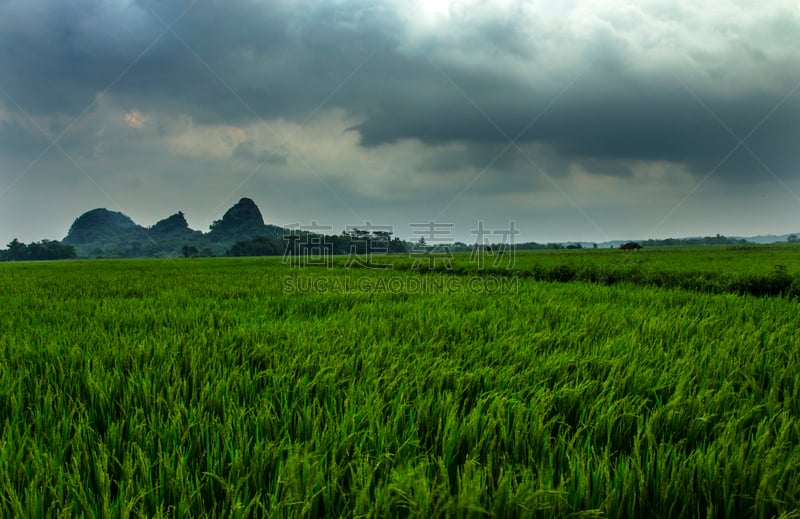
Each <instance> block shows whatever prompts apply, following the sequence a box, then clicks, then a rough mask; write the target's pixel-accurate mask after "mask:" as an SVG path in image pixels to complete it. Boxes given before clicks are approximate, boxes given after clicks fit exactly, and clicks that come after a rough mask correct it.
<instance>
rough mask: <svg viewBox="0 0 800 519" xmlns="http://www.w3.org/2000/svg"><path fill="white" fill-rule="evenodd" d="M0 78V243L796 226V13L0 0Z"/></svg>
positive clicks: (707, 6) (799, 13)
mask: <svg viewBox="0 0 800 519" xmlns="http://www.w3.org/2000/svg"><path fill="white" fill-rule="evenodd" d="M0 71H2V72H0V242H1V243H0V245H4V244H5V243H8V242H9V241H10V240H11V239H12V238H15V237H16V238H19V239H20V240H23V241H26V242H27V241H33V240H40V239H43V238H48V239H61V238H63V237H64V236H65V235H66V233H67V231H68V229H69V226H70V224H71V223H72V221H73V220H74V219H75V218H76V217H77V216H78V215H80V214H81V213H83V212H85V211H87V210H89V209H93V208H96V207H106V208H108V209H112V210H116V211H122V212H124V213H125V214H127V215H129V216H131V217H132V218H133V219H134V220H135V221H136V222H137V223H139V224H141V225H145V226H149V225H152V224H154V223H155V222H156V221H157V220H160V219H162V218H165V217H167V216H169V215H170V214H172V213H174V212H176V211H178V210H182V211H183V212H184V213H185V214H186V217H187V220H188V221H189V225H190V226H191V227H192V228H195V229H201V230H204V231H207V230H208V225H209V224H210V223H211V222H212V221H213V220H215V219H218V218H220V217H221V215H222V213H223V212H224V211H225V210H226V209H227V208H228V207H230V206H231V205H232V204H234V203H235V202H236V201H237V200H238V199H239V198H241V197H243V196H247V197H250V198H253V199H254V200H255V201H256V203H257V204H258V205H259V207H260V208H261V211H262V213H263V214H264V219H265V220H266V221H267V222H268V223H273V224H277V225H287V224H292V223H299V224H301V225H310V224H311V223H312V222H316V223H318V224H319V225H323V226H330V227H331V232H335V233H338V232H340V231H341V230H342V229H343V228H344V227H346V226H353V225H363V224H364V223H365V222H370V223H371V224H372V225H391V226H393V227H394V229H395V233H396V234H397V235H399V236H401V237H405V238H413V236H414V232H413V231H412V229H411V228H410V227H409V226H410V224H413V223H427V222H431V221H433V222H437V223H440V224H452V225H453V227H452V228H450V227H445V226H442V229H452V231H445V232H443V234H444V235H443V236H441V237H442V238H448V241H451V240H456V239H458V240H462V241H470V240H472V241H474V238H472V239H471V234H470V231H471V230H474V229H476V228H477V226H478V222H479V221H483V222H485V224H484V225H485V227H486V228H488V229H495V230H502V229H507V228H508V227H509V222H511V221H513V222H514V224H515V227H516V228H517V229H519V231H520V233H521V234H520V235H519V236H517V240H520V241H540V242H547V241H572V240H586V241H604V240H607V239H626V238H649V237H653V238H657V237H668V236H696V235H708V234H716V233H722V234H726V235H751V234H767V233H774V234H779V233H786V232H797V231H800V146H799V145H798V144H800V2H798V0H785V1H783V0H769V1H767V2H752V1H749V0H748V1H741V2H725V1H718V0H697V1H686V0H663V1H662V0H655V1H639V2H637V1H585V2H584V1H579V0H575V1H569V0H559V1H555V0H553V1H519V0H497V1H471V0H434V1H422V0H420V1H416V2H415V1H414V0H400V1H383V2H375V1H363V2H359V1H351V0H338V1H313V0H304V1H283V0H225V1H223V0H196V1H192V0H139V1H124V0H116V1H110V0H107V1H103V0H70V1H65V0H4V1H2V2H0ZM448 235H449V236H448ZM498 241H499V240H498Z"/></svg>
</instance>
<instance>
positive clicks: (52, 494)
mask: <svg viewBox="0 0 800 519" xmlns="http://www.w3.org/2000/svg"><path fill="white" fill-rule="evenodd" d="M798 253H800V248H796V247H795V248H791V247H753V248H745V249H731V248H717V247H712V248H694V249H688V248H687V249H680V250H679V249H674V250H673V249H670V250H667V249H663V250H655V249H654V250H643V251H639V252H637V253H630V254H625V253H621V252H620V251H607V250H604V251H559V252H535V253H530V254H521V255H518V256H517V257H516V258H515V261H514V264H513V266H512V268H511V272H509V271H507V270H506V269H505V267H503V268H502V269H501V268H495V269H494V270H492V269H489V270H488V271H482V270H479V269H477V268H476V267H475V266H474V265H472V264H470V263H469V261H468V259H469V258H468V257H466V256H464V257H459V258H456V262H455V265H454V269H453V270H444V271H441V272H437V271H436V270H439V269H437V268H436V267H434V268H433V269H432V270H434V272H427V273H420V272H416V271H413V270H410V267H409V263H408V262H409V261H410V260H409V259H408V258H406V257H402V258H399V259H398V258H397V257H393V258H389V259H387V261H391V262H393V263H394V264H395V269H393V270H388V271H381V270H371V269H364V268H352V269H346V268H344V267H343V266H342V265H343V263H344V259H342V258H337V259H336V260H335V261H334V263H335V266H334V267H333V268H321V267H315V268H301V269H290V268H289V267H288V266H286V265H283V264H281V261H280V259H279V258H271V259H202V260H200V259H198V260H119V261H85V262H80V261H74V262H55V263H43V262H42V263H18V264H2V265H0V425H1V426H2V429H1V430H0V516H1V517H26V516H30V517H62V516H63V517H76V516H85V517H131V516H133V517H138V516H143V517H158V516H160V517H199V516H205V515H208V516H217V517H310V516H314V517H317V516H343V517H391V516H418V517H436V516H448V517H485V516H501V517H631V518H635V517H730V518H733V517H756V518H766V517H785V518H788V517H800V363H799V362H798V361H800V358H799V357H800V347H798V344H799V343H800V335H799V334H798V332H797V329H798V324H800V303H798V301H797V300H796V299H795V298H794V296H793V294H792V292H791V288H792V287H793V286H796V283H797V282H796V280H797V278H796V276H797V274H798V273H800V259H798V258H799V256H800V254H798ZM776 265H780V267H777V268H776ZM567 270H568V271H569V272H572V273H573V275H572V276H568V275H566V272H567ZM558 272H561V273H562V274H564V275H563V276H562V278H559V277H554V278H552V281H545V280H547V279H551V277H550V276H551V273H558ZM589 272H594V273H595V274H597V276H596V277H595V278H592V277H591V276H590V275H589V274H587V273H589ZM592 275H594V274H592ZM603 275H605V276H606V277H602V276H603ZM609 275H610V276H612V277H610V278H609V277H608V276H609ZM692 279H704V280H705V284H703V283H695V284H692V282H685V283H684V282H683V281H681V280H692ZM775 279H779V281H778V282H779V283H780V284H781V286H783V287H784V288H783V289H781V290H779V291H777V293H779V294H782V295H778V296H766V297H756V296H754V295H751V294H753V293H757V291H753V290H749V289H748V290H739V289H740V288H741V287H743V286H744V287H754V286H759V283H773V282H774V281H773V280H775ZM658 280H672V281H671V282H670V283H672V284H670V283H666V282H661V283H659V282H658ZM732 280H738V281H737V282H738V283H739V285H735V284H731V283H732ZM566 281H569V282H566ZM673 282H674V283H673ZM778 282H775V283H778ZM682 283H683V284H682ZM748 283H749V284H748ZM681 286H683V287H684V288H692V289H693V290H686V289H682V288H672V287H681ZM770 290H772V289H770ZM715 292H718V293H715ZM764 293H772V292H769V291H765V292H764Z"/></svg>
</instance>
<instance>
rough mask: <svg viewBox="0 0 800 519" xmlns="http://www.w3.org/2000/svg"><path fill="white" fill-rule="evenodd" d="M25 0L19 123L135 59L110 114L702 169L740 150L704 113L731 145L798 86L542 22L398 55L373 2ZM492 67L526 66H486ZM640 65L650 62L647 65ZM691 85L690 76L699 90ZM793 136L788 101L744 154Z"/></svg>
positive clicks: (3, 62) (780, 157) (471, 21)
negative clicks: (334, 117) (272, 125)
mask: <svg viewBox="0 0 800 519" xmlns="http://www.w3.org/2000/svg"><path fill="white" fill-rule="evenodd" d="M34 4H35V5H36V6H38V7H39V9H40V14H41V16H37V17H32V16H22V15H21V14H20V13H22V12H23V11H22V9H21V8H20V7H18V6H17V5H16V4H13V3H12V4H10V5H11V6H10V7H6V8H0V14H3V15H5V17H6V22H5V24H6V25H8V26H9V27H10V26H12V25H13V26H14V27H15V29H14V30H13V31H11V32H10V34H8V35H7V36H5V37H4V38H3V43H4V44H3V46H2V47H1V48H0V66H2V67H3V69H4V70H14V71H15V72H16V73H15V74H13V75H12V76H10V77H9V78H7V79H6V80H5V81H4V82H3V87H4V88H5V89H6V91H7V92H8V93H9V95H10V96H11V97H12V98H14V99H15V100H16V101H17V102H19V103H20V105H22V106H23V108H24V109H26V110H28V111H30V113H32V114H52V113H64V114H77V113H80V111H81V110H82V109H83V108H85V107H86V106H87V105H88V104H89V103H90V102H91V101H92V99H93V98H94V96H95V95H96V94H97V92H99V91H101V90H102V89H103V88H104V87H106V86H107V85H109V84H111V83H112V81H114V80H115V79H116V78H117V77H118V76H119V75H120V74H122V73H123V72H124V71H125V69H126V67H127V66H128V65H129V64H130V63H132V62H135V64H134V65H133V66H132V67H131V69H130V70H129V71H128V72H127V73H125V74H124V76H123V77H122V78H121V79H120V80H119V81H118V82H117V83H115V84H114V85H113V86H112V92H113V94H114V95H115V96H117V97H118V98H119V99H120V102H122V103H128V104H130V105H131V106H137V107H138V106H142V107H146V109H148V110H155V111H159V112H162V113H170V112H172V113H180V114H189V115H191V116H192V117H193V118H194V120H195V121H197V122H201V123H222V122H224V123H226V124H237V123H241V122H243V121H248V120H253V119H257V118H267V119H268V118H272V117H286V118H290V119H293V120H296V121H303V120H304V119H305V118H306V117H307V116H309V115H310V114H312V113H313V111H314V109H315V108H316V107H318V106H319V105H321V104H323V103H324V104H325V106H326V107H341V108H344V109H346V110H348V111H350V112H352V113H355V114H357V115H359V116H361V117H362V118H363V122H361V123H360V124H358V125H357V126H355V127H354V130H356V131H358V132H359V133H360V136H361V142H362V144H363V145H364V146H376V145H380V144H386V143H393V142H396V141H397V140H399V139H419V140H421V141H422V142H425V143H429V144H441V143H449V142H458V141H462V142H470V143H486V142H499V143H505V142H507V140H508V139H509V138H518V139H519V141H520V142H525V141H532V142H543V143H548V144H551V145H552V146H554V148H555V149H556V150H558V151H560V152H561V153H562V154H563V155H564V156H567V157H576V158H580V159H640V160H669V161H676V162H686V163H689V164H691V165H692V166H693V169H694V170H697V171H703V170H707V169H708V168H709V167H713V164H714V163H715V161H717V160H719V158H720V157H722V156H724V155H725V154H726V153H728V152H729V151H730V150H731V148H732V146H735V145H736V143H737V142H736V140H735V138H734V137H732V136H731V135H729V134H728V133H727V132H726V130H725V128H724V127H722V126H721V125H720V123H719V122H718V121H717V120H715V119H714V117H715V116H717V117H719V119H720V120H721V121H722V122H724V124H725V125H727V126H728V127H730V128H731V129H732V130H733V131H734V132H736V133H737V134H738V135H740V136H744V135H746V134H747V133H748V132H749V131H750V130H751V129H752V128H753V127H754V126H755V125H756V124H757V123H758V122H759V121H760V120H761V118H762V117H764V116H765V115H766V114H768V113H769V112H770V111H771V110H772V109H773V108H774V107H775V105H777V104H778V103H779V102H781V100H782V98H783V96H784V95H785V94H786V93H787V92H788V91H789V90H790V88H791V87H792V86H793V82H794V81H800V74H798V73H797V70H800V67H797V68H794V69H792V68H788V67H787V66H786V65H787V62H786V60H787V59H788V60H789V62H791V63H793V64H795V65H800V60H798V59H794V60H791V59H790V58H786V59H784V60H783V61H781V60H778V59H773V58H770V56H769V55H768V54H767V52H766V51H765V50H762V49H761V48H760V46H759V43H760V42H757V41H750V42H747V43H746V44H745V45H738V46H737V45H732V46H731V49H730V50H726V49H723V50H722V51H720V52H719V53H718V54H717V55H715V56H712V58H713V59H716V62H714V61H713V59H712V58H705V62H704V63H700V64H698V65H697V66H695V67H694V69H686V68H684V69H679V68H675V67H674V66H673V65H672V64H670V63H668V62H666V61H665V63H664V65H663V67H658V66H651V67H649V68H643V67H639V68H637V66H638V65H640V64H639V63H636V62H634V61H633V60H634V57H632V54H631V51H630V46H631V43H630V42H628V41H627V40H625V38H623V36H621V35H620V34H618V31H616V32H615V29H614V28H613V27H612V28H603V30H598V31H595V32H594V33H592V34H591V35H590V36H589V38H590V39H589V41H579V40H578V39H576V38H575V37H572V36H569V35H566V36H565V35H564V34H560V33H559V32H558V31H557V30H556V29H554V28H552V27H548V26H546V25H544V23H545V22H544V21H542V20H539V21H536V19H535V18H533V19H528V18H526V17H524V16H521V15H520V16H516V17H515V16H511V15H506V16H496V17H487V18H484V19H481V18H479V17H477V16H475V15H474V13H472V12H471V11H469V10H468V9H463V8H462V9H461V11H459V9H458V8H457V6H456V7H454V8H453V9H451V14H452V16H453V17H454V19H455V20H456V21H457V22H458V23H459V24H460V26H459V25H456V26H455V27H451V30H453V31H456V33H455V34H452V35H450V36H448V37H441V38H436V37H435V36H428V37H427V39H423V40H421V41H420V42H419V44H418V45H417V46H416V47H408V45H406V42H405V41H404V40H403V35H402V34H401V32H400V31H399V29H398V24H399V21H398V19H397V16H396V13H395V12H393V11H392V10H391V9H389V6H388V5H384V6H383V7H368V6H366V5H364V4H361V3H357V2H353V3H339V4H337V5H333V4H329V3H326V2H308V3H305V4H304V5H303V8H302V9H300V8H296V7H294V6H293V5H291V4H289V3H284V2H256V1H237V2H196V3H191V2H162V1H145V0H140V1H139V2H136V3H134V4H130V5H128V6H127V7H125V8H122V7H117V8H114V7H112V6H110V5H109V4H107V3H105V2H101V1H100V0H82V1H76V2H70V3H69V4H68V5H67V4H61V3H58V4H52V5H51V3H50V2H44V1H42V0H40V1H39V2H38V3H36V2H34ZM44 6H48V7H52V8H51V9H45V8H44ZM2 11H5V12H2ZM176 19H177V21H176V22H175V25H174V27H173V30H174V34H173V33H172V32H170V31H167V32H166V33H165V34H162V33H164V31H165V30H166V27H165V25H164V24H169V23H172V22H173V21H175V20H176ZM772 23H773V24H774V25H775V27H776V36H775V38H773V41H771V42H764V43H763V45H764V47H769V46H770V45H775V43H776V42H777V44H779V45H780V44H786V43H788V42H789V41H796V40H791V38H790V36H789V35H791V34H792V33H794V36H797V37H800V31H798V24H797V23H796V21H795V22H792V21H787V20H786V19H782V20H781V19H776V20H774V21H773V22H772ZM459 29H460V30H461V34H459V33H458V31H459ZM159 36H160V37H159ZM628 37H629V36H628ZM629 38H630V37H629ZM154 41H155V43H154ZM553 43H558V44H562V45H567V44H572V45H574V46H575V47H576V48H577V49H578V51H577V52H578V53H579V55H580V56H581V58H582V59H584V60H585V63H581V64H579V65H578V66H575V67H572V68H570V69H569V70H568V71H567V72H565V71H563V70H561V71H559V59H568V58H567V57H565V56H567V54H564V55H563V56H559V55H552V56H551V55H548V54H547V52H551V53H552V52H554V49H553V45H552V44H553ZM151 45H152V48H149V49H148V46H151ZM743 49H744V50H743ZM456 50H457V51H458V55H457V56H456V57H453V53H454V52H455V51H456ZM557 50H558V49H555V51H557ZM144 51H146V52H144ZM738 51H742V52H746V55H744V56H742V57H741V59H742V60H743V61H744V62H746V63H747V64H748V65H751V66H752V67H754V72H756V73H758V74H762V75H764V76H769V77H771V78H772V79H773V81H772V85H771V86H770V87H769V88H764V86H763V84H762V83H763V82H762V81H761V78H759V77H751V78H747V77H745V78H740V77H737V76H736V75H735V74H732V73H730V72H725V71H720V70H718V68H719V67H722V66H725V65H726V64H729V63H730V61H731V59H735V58H736V57H735V56H733V57H731V56H729V55H728V54H727V53H728V52H730V53H735V52H738ZM143 52H144V54H142V53H143ZM470 55H472V60H468V59H467V58H469V56H470ZM638 57H639V59H643V60H647V59H649V56H648V55H647V54H642V55H639V56H638ZM689 57H690V58H691V56H689ZM493 59H494V60H495V61H496V62H499V63H502V60H512V61H510V62H509V63H517V65H518V66H528V70H526V71H524V73H520V70H515V69H514V68H512V67H511V66H510V65H509V67H508V68H503V67H502V66H496V63H494V62H493ZM652 59H653V60H654V61H655V62H656V65H657V64H658V63H657V61H658V57H657V56H656V55H654V56H653V58H652ZM692 59H695V61H697V59H699V58H692ZM648 65H651V64H648ZM688 73H694V74H697V73H699V74H703V75H705V76H707V81H705V82H703V81H696V80H693V79H692V78H691V77H690V75H689V74H688ZM714 74H717V75H718V76H719V78H718V80H715V79H714V77H713V76H714ZM575 77H578V79H577V81H575V83H574V84H572V85H571V86H569V85H570V80H571V79H570V78H572V79H574V78H575ZM742 79H743V81H742ZM748 80H751V84H748ZM732 81H737V84H735V85H731V84H729V83H730V82H732ZM684 85H686V86H688V88H689V91H687V89H686V88H685V87H684ZM698 85H699V86H698ZM691 92H696V95H697V96H699V97H700V99H701V100H702V101H703V102H704V103H707V105H708V107H709V108H710V109H711V110H712V111H713V113H714V115H712V114H711V113H709V112H708V111H706V109H705V108H703V106H702V105H701V104H700V103H699V102H698V101H697V100H696V99H695V98H694V97H693V94H692V93H691ZM543 112H544V114H543V115H541V114H542V113H543ZM540 115H541V116H540ZM537 116H540V117H539V118H538V119H537V120H536V122H535V123H534V124H532V126H530V128H528V129H527V130H526V131H524V133H522V134H521V135H519V133H520V132H522V131H523V130H524V129H525V128H526V127H527V126H528V124H529V123H531V121H532V120H533V119H534V118H536V117H537ZM798 126H800V95H794V96H792V97H790V98H789V99H788V100H785V101H784V102H783V104H782V105H781V108H780V110H778V111H776V112H775V113H774V114H773V115H772V116H771V118H770V124H769V125H765V126H764V127H763V128H761V129H760V130H759V131H758V132H756V134H754V135H753V140H752V141H751V142H752V144H751V146H752V147H753V149H754V150H757V153H758V154H759V155H760V154H764V155H766V156H769V157H770V160H772V161H773V162H774V164H775V165H776V166H775V167H777V168H779V169H784V168H785V167H786V166H788V165H791V164H792V163H793V162H794V161H796V159H797V158H798V157H797V153H796V152H795V151H794V148H795V146H794V142H793V136H792V137H789V138H787V132H788V135H792V131H791V130H792V129H793V128H797V127H798ZM482 161H483V157H481V158H480V160H478V161H477V162H476V163H475V164H473V165H475V166H480V164H481V162H482ZM736 169H737V168H736V167H735V165H734V166H732V167H730V168H726V171H734V170H736ZM738 173H741V174H744V173H745V172H738ZM731 174H732V173H731Z"/></svg>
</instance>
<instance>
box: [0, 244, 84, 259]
mask: <svg viewBox="0 0 800 519" xmlns="http://www.w3.org/2000/svg"><path fill="white" fill-rule="evenodd" d="M75 257H77V254H76V252H75V247H73V246H71V245H64V244H62V243H60V242H57V241H53V240H42V241H40V242H31V243H29V244H27V245H26V244H24V243H22V242H20V241H19V240H17V239H13V240H11V243H9V244H8V246H7V248H6V249H5V250H0V261H38V260H56V259H74V258H75Z"/></svg>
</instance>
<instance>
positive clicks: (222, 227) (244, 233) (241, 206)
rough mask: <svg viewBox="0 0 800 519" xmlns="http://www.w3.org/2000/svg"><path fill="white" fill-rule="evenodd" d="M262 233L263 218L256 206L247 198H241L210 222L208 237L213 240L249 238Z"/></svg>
mask: <svg viewBox="0 0 800 519" xmlns="http://www.w3.org/2000/svg"><path fill="white" fill-rule="evenodd" d="M263 233H264V218H263V217H262V216H261V211H259V210H258V206H257V205H256V203H255V202H253V201H252V200H251V199H249V198H242V199H241V200H239V201H238V202H237V203H236V205H234V206H233V207H231V208H230V209H228V211H227V212H226V213H225V214H224V215H223V216H222V220H217V221H215V222H214V223H212V224H211V232H210V233H209V238H211V239H212V240H214V241H226V240H231V239H234V238H235V239H236V240H241V239H249V238H253V237H254V236H260V235H263Z"/></svg>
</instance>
